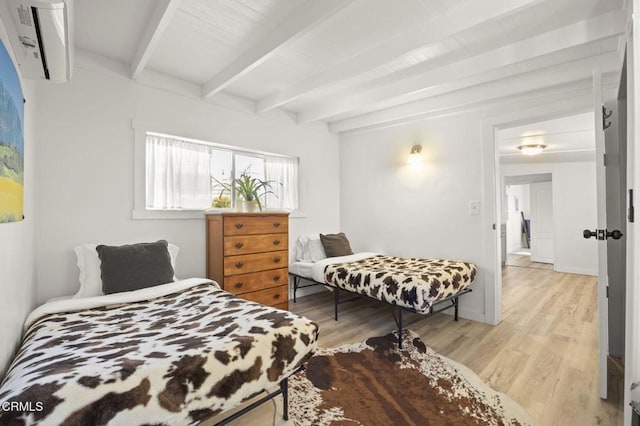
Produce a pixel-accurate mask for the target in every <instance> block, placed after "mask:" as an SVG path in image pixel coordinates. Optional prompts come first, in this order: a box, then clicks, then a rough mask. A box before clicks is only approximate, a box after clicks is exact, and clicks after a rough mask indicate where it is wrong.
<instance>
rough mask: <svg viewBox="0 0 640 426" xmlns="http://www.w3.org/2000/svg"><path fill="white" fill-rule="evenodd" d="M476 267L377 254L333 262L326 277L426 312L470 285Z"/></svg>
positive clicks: (332, 282) (344, 286)
mask: <svg viewBox="0 0 640 426" xmlns="http://www.w3.org/2000/svg"><path fill="white" fill-rule="evenodd" d="M476 271H477V268H476V265H474V264H473V263H470V262H463V261H458V260H446V259H417V258H404V257H394V256H380V255H378V256H372V257H367V258H365V259H361V260H357V261H349V262H344V263H331V264H330V265H327V266H326V267H325V268H324V277H323V278H324V282H325V283H327V284H329V285H331V286H333V287H338V288H341V289H343V290H347V291H350V292H353V293H358V294H363V295H365V296H369V297H371V298H373V299H376V300H381V301H383V302H387V303H390V304H392V305H398V306H402V307H405V308H409V309H412V310H413V311H415V312H419V313H424V314H426V313H429V312H430V309H431V306H432V305H433V304H434V303H435V302H437V301H439V300H442V299H445V298H447V297H449V296H453V295H455V294H457V293H459V292H460V291H462V290H464V289H465V288H467V287H468V286H469V285H471V283H473V280H474V278H475V276H476Z"/></svg>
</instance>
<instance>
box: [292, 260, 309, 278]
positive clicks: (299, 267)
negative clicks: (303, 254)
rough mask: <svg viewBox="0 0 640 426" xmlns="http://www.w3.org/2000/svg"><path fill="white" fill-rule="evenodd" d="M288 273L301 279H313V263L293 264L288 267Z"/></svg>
mask: <svg viewBox="0 0 640 426" xmlns="http://www.w3.org/2000/svg"><path fill="white" fill-rule="evenodd" d="M289 272H290V273H292V274H295V275H299V276H301V277H303V278H309V279H312V278H313V262H293V263H292V264H291V265H289Z"/></svg>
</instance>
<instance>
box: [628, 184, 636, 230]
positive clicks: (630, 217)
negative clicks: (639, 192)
mask: <svg viewBox="0 0 640 426" xmlns="http://www.w3.org/2000/svg"><path fill="white" fill-rule="evenodd" d="M634 216H635V215H634V209H633V189H630V190H629V211H628V216H627V219H629V222H633V219H634Z"/></svg>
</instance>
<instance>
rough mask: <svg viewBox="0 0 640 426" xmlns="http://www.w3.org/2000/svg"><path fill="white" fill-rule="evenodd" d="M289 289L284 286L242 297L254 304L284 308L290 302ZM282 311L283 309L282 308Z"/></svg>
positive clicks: (246, 294)
mask: <svg viewBox="0 0 640 426" xmlns="http://www.w3.org/2000/svg"><path fill="white" fill-rule="evenodd" d="M288 291H289V289H288V287H287V286H286V285H282V286H280V287H274V288H267V289H265V290H258V291H254V292H251V293H244V294H242V295H240V297H242V298H243V299H247V300H251V301H253V302H258V303H262V304H263V305H269V306H274V305H278V306H283V305H284V303H285V302H288V300H289V294H288ZM280 309H282V308H280Z"/></svg>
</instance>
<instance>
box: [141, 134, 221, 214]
mask: <svg viewBox="0 0 640 426" xmlns="http://www.w3.org/2000/svg"><path fill="white" fill-rule="evenodd" d="M146 146H147V155H146V163H147V164H146V166H147V170H146V175H147V176H146V178H147V179H146V204H147V208H148V209H206V208H208V207H210V206H211V159H212V149H211V147H209V146H207V145H203V144H198V143H192V142H186V141H183V140H179V139H174V138H171V137H165V136H159V135H154V134H147V139H146Z"/></svg>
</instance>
